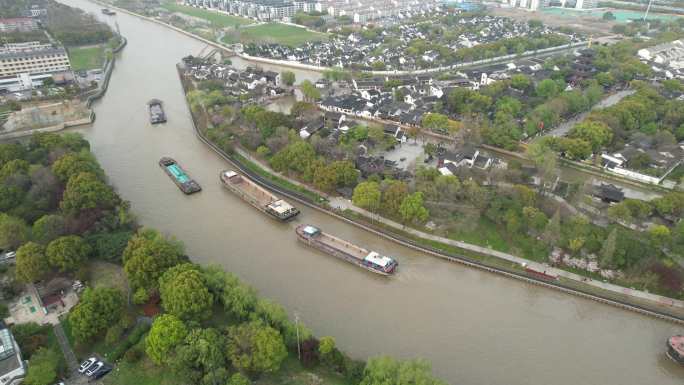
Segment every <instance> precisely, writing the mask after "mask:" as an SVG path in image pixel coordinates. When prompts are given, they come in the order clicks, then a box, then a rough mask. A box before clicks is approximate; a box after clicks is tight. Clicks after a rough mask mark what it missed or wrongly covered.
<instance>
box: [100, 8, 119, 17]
mask: <svg viewBox="0 0 684 385" xmlns="http://www.w3.org/2000/svg"><path fill="white" fill-rule="evenodd" d="M102 13H103V14H105V15H107V16H113V15H116V12H114V11H112V10H111V9H109V8H102Z"/></svg>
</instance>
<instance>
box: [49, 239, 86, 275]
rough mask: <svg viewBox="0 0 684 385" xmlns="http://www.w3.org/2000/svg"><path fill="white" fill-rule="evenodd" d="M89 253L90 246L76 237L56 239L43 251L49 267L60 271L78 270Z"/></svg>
mask: <svg viewBox="0 0 684 385" xmlns="http://www.w3.org/2000/svg"><path fill="white" fill-rule="evenodd" d="M91 252H92V248H91V247H90V245H89V244H88V243H87V242H86V241H84V240H83V238H81V237H79V236H77V235H68V236H65V237H61V238H57V239H55V240H54V241H52V242H50V244H48V246H47V248H46V249H45V254H46V255H47V258H48V261H49V262H50V265H51V266H53V267H56V268H58V269H59V270H60V271H73V270H76V269H78V268H79V267H80V266H81V265H82V263H83V262H84V261H85V260H86V259H88V257H89V256H90V253H91Z"/></svg>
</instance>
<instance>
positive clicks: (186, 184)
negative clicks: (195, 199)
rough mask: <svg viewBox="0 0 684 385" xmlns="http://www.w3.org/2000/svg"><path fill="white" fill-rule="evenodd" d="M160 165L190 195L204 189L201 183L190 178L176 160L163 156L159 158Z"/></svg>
mask: <svg viewBox="0 0 684 385" xmlns="http://www.w3.org/2000/svg"><path fill="white" fill-rule="evenodd" d="M159 167H161V168H162V170H164V172H165V173H166V174H167V175H168V176H169V177H170V178H171V180H173V182H174V183H175V184H176V186H178V188H179V189H180V190H181V191H182V192H184V193H186V194H188V195H190V194H193V193H196V192H199V191H202V187H200V185H199V183H197V182H195V181H194V180H192V179H190V177H189V176H188V174H186V173H185V171H184V170H183V169H182V168H181V166H180V165H179V164H178V163H176V161H175V160H173V159H171V158H167V157H163V158H161V159H159Z"/></svg>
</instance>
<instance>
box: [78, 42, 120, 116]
mask: <svg viewBox="0 0 684 385" xmlns="http://www.w3.org/2000/svg"><path fill="white" fill-rule="evenodd" d="M120 38H121V43H120V44H119V46H118V47H116V48H114V49H113V50H112V59H111V60H109V59H107V61H106V63H105V67H104V68H105V70H104V78H103V79H102V82H101V83H100V86H99V87H98V88H97V91H96V92H95V93H94V94H93V95H90V96H88V98H87V100H86V106H87V107H88V108H90V106H91V105H92V104H93V102H95V101H96V100H98V99H100V98H101V97H103V96H104V94H105V93H106V92H107V88H108V87H109V79H110V78H111V76H112V71H113V70H114V64H115V63H116V58H115V57H114V55H115V54H117V53H119V52H121V50H122V49H123V47H125V46H126V44H128V40H126V38H125V37H123V36H120ZM93 118H94V116H93ZM93 120H94V119H93Z"/></svg>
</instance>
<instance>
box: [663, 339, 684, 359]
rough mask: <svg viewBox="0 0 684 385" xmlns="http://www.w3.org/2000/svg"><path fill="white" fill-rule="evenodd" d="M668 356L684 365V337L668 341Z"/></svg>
mask: <svg viewBox="0 0 684 385" xmlns="http://www.w3.org/2000/svg"><path fill="white" fill-rule="evenodd" d="M667 356H668V357H670V359H671V360H672V361H674V362H676V363H678V364H682V365H684V336H672V337H670V339H668V340H667Z"/></svg>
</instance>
